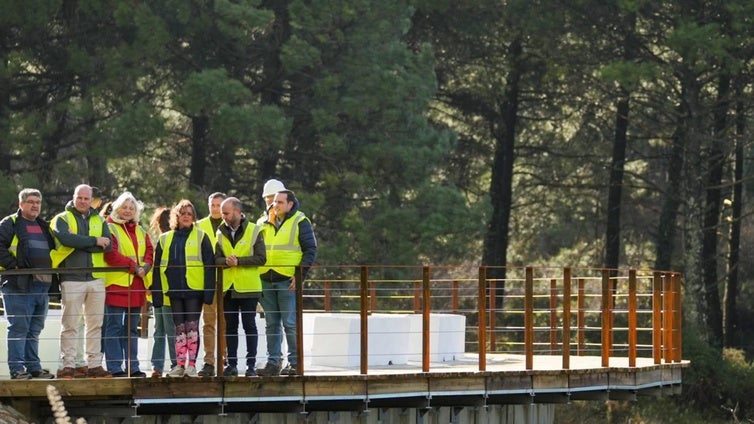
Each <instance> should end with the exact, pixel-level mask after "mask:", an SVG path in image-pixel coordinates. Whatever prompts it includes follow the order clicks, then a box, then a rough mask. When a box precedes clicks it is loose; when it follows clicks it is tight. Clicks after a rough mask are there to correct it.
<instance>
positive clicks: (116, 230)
mask: <svg viewBox="0 0 754 424" xmlns="http://www.w3.org/2000/svg"><path fill="white" fill-rule="evenodd" d="M107 226H108V227H109V228H110V233H111V234H112V235H113V237H115V238H117V239H118V250H119V251H120V253H121V254H123V256H125V257H127V258H129V259H131V260H132V261H134V262H136V265H137V266H138V265H140V264H141V263H142V262H143V261H141V260H140V259H141V258H143V257H144V254H145V253H146V251H147V246H146V244H147V243H146V240H145V237H146V234H145V233H144V230H142V229H141V227H139V226H138V225H137V226H136V242H137V243H138V244H139V255H138V256H137V255H136V251H135V250H134V244H133V240H131V237H129V235H128V232H127V231H126V229H125V228H124V227H123V225H121V224H115V223H112V222H111V223H108V224H107ZM132 281H133V275H131V273H129V272H126V271H122V272H108V273H107V275H105V287H107V286H110V285H113V284H115V285H117V286H123V287H128V286H130V285H131V282H132ZM144 281H146V279H145V280H144ZM147 287H148V286H147Z"/></svg>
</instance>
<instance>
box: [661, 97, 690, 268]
mask: <svg viewBox="0 0 754 424" xmlns="http://www.w3.org/2000/svg"><path fill="white" fill-rule="evenodd" d="M679 115H680V118H679V121H678V124H677V125H676V129H675V132H674V134H673V137H672V139H671V142H672V144H671V145H670V148H669V149H668V154H667V156H666V159H665V162H666V163H667V179H668V184H667V186H666V187H665V190H664V193H663V196H662V197H663V201H662V209H661V210H660V218H659V222H658V225H657V239H656V242H655V249H656V251H655V265H654V268H655V269H657V270H662V271H668V270H670V269H671V267H672V261H673V247H674V245H675V235H676V228H677V224H676V220H677V217H678V210H679V209H680V207H681V182H682V181H683V175H682V172H683V167H684V155H683V150H684V141H685V140H686V134H687V129H686V122H688V120H687V119H686V118H685V113H684V112H683V111H682V106H679Z"/></svg>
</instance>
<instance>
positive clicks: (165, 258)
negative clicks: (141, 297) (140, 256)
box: [160, 226, 204, 293]
mask: <svg viewBox="0 0 754 424" xmlns="http://www.w3.org/2000/svg"><path fill="white" fill-rule="evenodd" d="M192 233H194V234H196V236H195V237H193V238H192V234H189V236H188V238H187V239H186V246H185V248H184V252H185V253H184V254H185V256H186V284H187V285H188V287H189V288H190V289H192V290H204V261H202V240H203V239H204V231H202V230H200V229H198V228H196V226H194V227H193V229H192ZM174 235H175V231H168V232H166V233H163V234H162V235H161V236H160V246H161V248H162V256H161V257H160V275H161V276H162V292H163V293H167V292H168V289H169V285H168V278H167V275H166V271H167V269H168V262H169V255H170V252H169V251H170V245H171V243H173V236H174Z"/></svg>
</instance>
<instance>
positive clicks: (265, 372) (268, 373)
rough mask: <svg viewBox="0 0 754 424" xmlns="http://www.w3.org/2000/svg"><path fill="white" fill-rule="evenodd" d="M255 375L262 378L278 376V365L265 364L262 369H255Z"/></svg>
mask: <svg viewBox="0 0 754 424" xmlns="http://www.w3.org/2000/svg"><path fill="white" fill-rule="evenodd" d="M256 372H257V374H258V375H260V376H263V377H273V376H276V375H280V364H272V363H269V362H268V363H267V364H266V365H265V366H264V368H257V370H256Z"/></svg>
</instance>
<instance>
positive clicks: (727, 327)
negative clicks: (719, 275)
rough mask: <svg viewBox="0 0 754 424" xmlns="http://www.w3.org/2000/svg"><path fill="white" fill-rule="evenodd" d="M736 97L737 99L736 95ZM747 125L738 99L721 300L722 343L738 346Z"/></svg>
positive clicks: (742, 106)
mask: <svg viewBox="0 0 754 424" xmlns="http://www.w3.org/2000/svg"><path fill="white" fill-rule="evenodd" d="M736 91H737V92H738V91H739V90H736ZM736 98H740V97H739V96H736ZM745 128H746V115H745V112H744V104H743V102H741V101H739V102H737V103H736V141H735V144H736V147H735V149H736V151H735V164H734V169H733V181H734V184H733V199H732V211H731V227H730V241H729V246H730V247H729V249H730V256H729V257H728V283H727V284H726V286H725V297H724V299H723V302H724V305H725V306H724V309H723V323H724V324H723V325H724V331H723V345H724V346H727V347H734V346H737V345H739V341H738V334H737V331H738V328H739V323H738V307H737V301H738V264H739V259H740V248H741V213H742V211H743V192H744V187H743V176H744V155H745V153H744V142H743V141H742V140H743V136H744V131H745Z"/></svg>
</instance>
